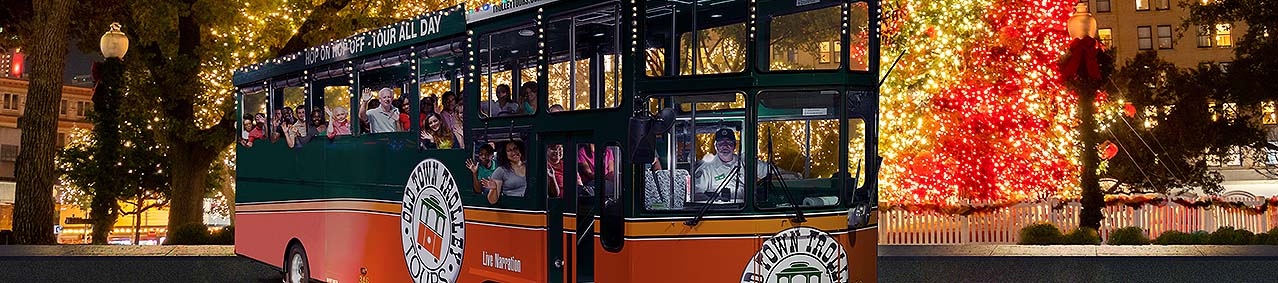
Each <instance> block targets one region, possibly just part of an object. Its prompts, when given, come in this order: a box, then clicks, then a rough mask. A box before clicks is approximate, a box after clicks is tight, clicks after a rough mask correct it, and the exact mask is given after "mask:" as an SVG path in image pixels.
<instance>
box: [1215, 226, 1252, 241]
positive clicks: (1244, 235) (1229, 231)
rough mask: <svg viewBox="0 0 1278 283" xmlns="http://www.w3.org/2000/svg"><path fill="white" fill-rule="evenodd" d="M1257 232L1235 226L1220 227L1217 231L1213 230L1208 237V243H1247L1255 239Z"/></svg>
mask: <svg viewBox="0 0 1278 283" xmlns="http://www.w3.org/2000/svg"><path fill="white" fill-rule="evenodd" d="M1255 237H1256V234H1253V233H1251V231H1247V230H1242V229H1234V227H1228V226H1226V227H1220V229H1216V232H1212V233H1211V235H1210V236H1209V237H1208V238H1207V239H1208V240H1207V243H1209V244H1212V245H1247V244H1251V242H1252V241H1254V238H1255Z"/></svg>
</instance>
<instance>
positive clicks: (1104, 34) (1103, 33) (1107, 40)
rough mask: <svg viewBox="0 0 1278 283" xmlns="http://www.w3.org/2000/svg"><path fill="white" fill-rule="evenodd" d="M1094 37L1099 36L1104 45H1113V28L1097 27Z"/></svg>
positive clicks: (1111, 46) (1110, 46)
mask: <svg viewBox="0 0 1278 283" xmlns="http://www.w3.org/2000/svg"><path fill="white" fill-rule="evenodd" d="M1096 37H1099V38H1100V41H1101V44H1105V46H1106V47H1109V48H1113V47H1114V29H1108V28H1103V29H1098V30H1096Z"/></svg>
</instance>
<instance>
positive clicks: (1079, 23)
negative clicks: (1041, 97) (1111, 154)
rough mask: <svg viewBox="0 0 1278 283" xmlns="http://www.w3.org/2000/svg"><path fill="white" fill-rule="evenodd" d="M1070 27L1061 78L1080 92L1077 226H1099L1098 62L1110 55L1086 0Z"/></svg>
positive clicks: (1101, 196) (1102, 200)
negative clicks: (1080, 195) (1104, 50)
mask: <svg viewBox="0 0 1278 283" xmlns="http://www.w3.org/2000/svg"><path fill="white" fill-rule="evenodd" d="M1068 30H1069V35H1070V37H1071V38H1072V40H1071V41H1070V44H1069V52H1068V53H1067V54H1066V56H1065V58H1064V59H1065V61H1064V62H1063V64H1062V65H1061V78H1062V79H1064V81H1065V84H1066V85H1067V86H1069V87H1070V89H1072V90H1074V92H1075V93H1076V94H1077V95H1078V118H1079V119H1078V120H1079V127H1078V130H1079V139H1080V140H1081V142H1082V146H1083V147H1082V148H1081V151H1082V172H1081V173H1080V174H1079V175H1080V176H1079V179H1080V181H1081V182H1080V183H1081V185H1082V187H1083V210H1082V211H1081V212H1080V213H1079V215H1078V225H1079V226H1080V227H1090V228H1093V229H1100V221H1101V219H1102V218H1104V215H1103V214H1102V213H1101V208H1103V207H1104V206H1105V196H1104V194H1103V192H1101V188H1100V180H1098V179H1097V176H1096V170H1097V168H1098V167H1100V156H1098V155H1099V154H1098V153H1097V152H1096V144H1097V140H1098V139H1099V137H1098V135H1097V134H1096V93H1097V91H1098V90H1099V89H1100V87H1101V85H1102V84H1103V83H1104V77H1103V74H1102V73H1101V70H1100V64H1099V62H1098V61H1100V60H1101V57H1103V56H1107V55H1105V54H1104V53H1102V52H1101V50H1100V49H1101V44H1100V43H1099V42H1097V41H1096V19H1095V18H1092V14H1091V13H1088V12H1087V3H1078V4H1077V5H1075V6H1074V15H1073V16H1072V17H1070V19H1069V23H1068Z"/></svg>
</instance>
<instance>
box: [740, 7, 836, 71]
mask: <svg viewBox="0 0 1278 283" xmlns="http://www.w3.org/2000/svg"><path fill="white" fill-rule="evenodd" d="M800 2H804V1H800ZM771 4H773V5H778V6H788V7H777V8H778V9H777V10H778V13H777V14H775V15H772V16H768V17H765V18H764V19H763V20H764V21H765V24H764V26H766V27H768V30H767V36H766V37H765V38H766V39H767V47H768V49H767V51H766V52H767V53H766V54H769V56H767V57H766V58H768V60H760V61H759V62H760V63H762V64H766V65H767V67H766V69H767V70H769V71H791V70H833V69H838V68H839V64H840V63H842V62H841V61H842V60H840V58H842V57H843V56H842V55H841V54H842V46H843V44H842V40H841V39H840V35H841V33H840V29H839V27H840V23H839V22H840V21H842V18H843V13H842V12H843V9H842V7H841V5H839V3H838V2H836V1H826V2H825V3H815V4H805V5H803V6H797V7H795V4H796V2H786V1H774V2H772V3H771Z"/></svg>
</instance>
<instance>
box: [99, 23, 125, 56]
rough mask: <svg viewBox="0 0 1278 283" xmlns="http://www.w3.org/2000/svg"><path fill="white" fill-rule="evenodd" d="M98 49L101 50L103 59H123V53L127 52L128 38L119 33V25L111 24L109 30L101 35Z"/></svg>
mask: <svg viewBox="0 0 1278 283" xmlns="http://www.w3.org/2000/svg"><path fill="white" fill-rule="evenodd" d="M98 47H99V48H101V49H102V56H103V57H106V58H117V59H118V58H124V53H128V52H129V38H128V37H126V36H124V32H122V31H120V23H111V30H109V31H107V32H106V33H105V34H103V35H102V40H100V41H99V42H98Z"/></svg>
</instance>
